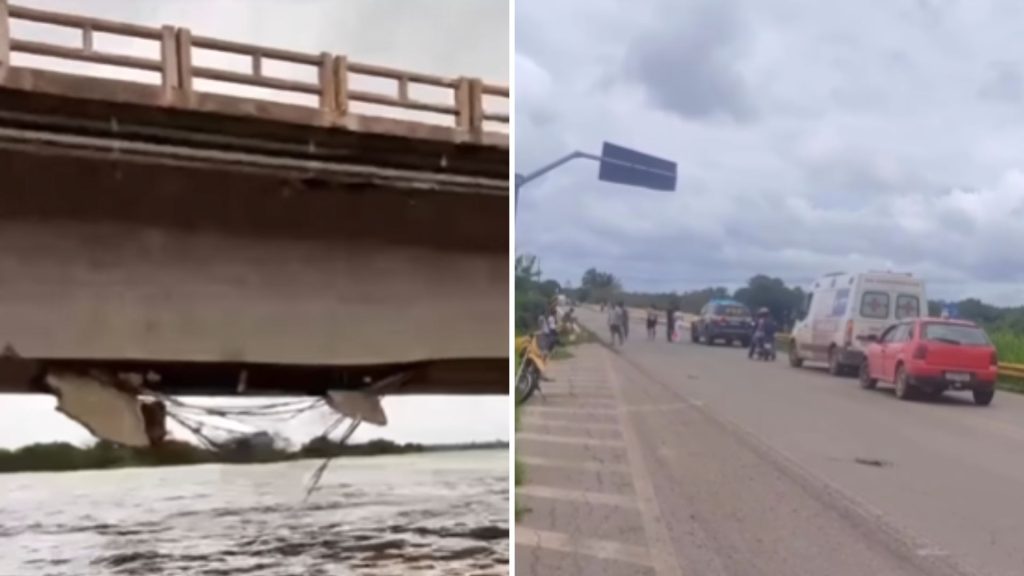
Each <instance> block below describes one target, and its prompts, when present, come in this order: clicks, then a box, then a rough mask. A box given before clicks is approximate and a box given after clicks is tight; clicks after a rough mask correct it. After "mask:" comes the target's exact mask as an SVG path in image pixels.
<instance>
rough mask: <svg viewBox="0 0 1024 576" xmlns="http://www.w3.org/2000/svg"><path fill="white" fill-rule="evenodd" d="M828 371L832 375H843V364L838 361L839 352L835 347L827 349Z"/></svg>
mask: <svg viewBox="0 0 1024 576" xmlns="http://www.w3.org/2000/svg"><path fill="white" fill-rule="evenodd" d="M828 373H829V374H831V375H833V376H842V375H843V365H842V364H840V363H839V354H838V353H837V352H836V349H835V348H832V349H831V350H829V351H828Z"/></svg>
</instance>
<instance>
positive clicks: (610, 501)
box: [516, 484, 637, 509]
mask: <svg viewBox="0 0 1024 576" xmlns="http://www.w3.org/2000/svg"><path fill="white" fill-rule="evenodd" d="M516 495H517V496H533V497H534V498H548V499H551V500H566V501H570V502H585V503H587V504H604V505H606V506H617V507H619V508H633V509H636V508H637V502H636V500H634V499H633V497H631V496H621V495H619V494H608V493H605V492H591V491H588V490H569V489H566V488H551V487H549V486H536V485H533V484H528V485H526V486H520V487H519V488H517V489H516Z"/></svg>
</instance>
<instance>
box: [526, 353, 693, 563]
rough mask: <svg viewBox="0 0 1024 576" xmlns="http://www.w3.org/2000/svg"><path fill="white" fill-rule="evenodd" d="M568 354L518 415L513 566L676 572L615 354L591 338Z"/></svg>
mask: <svg viewBox="0 0 1024 576" xmlns="http://www.w3.org/2000/svg"><path fill="white" fill-rule="evenodd" d="M572 352H573V354H574V357H573V358H571V359H568V360H563V361H556V362H553V363H552V364H551V368H550V373H551V375H552V376H553V377H554V378H555V381H554V382H548V383H544V384H543V391H544V396H543V397H535V398H534V399H533V400H531V402H530V404H528V405H527V406H526V407H525V408H524V409H523V412H522V414H521V427H520V431H519V433H518V434H517V435H516V453H517V456H518V459H519V461H520V462H522V464H523V466H524V468H525V477H526V481H525V483H524V485H523V486H521V487H520V488H519V490H518V493H517V501H518V502H519V504H520V508H521V509H522V510H523V511H524V513H523V517H522V518H521V519H520V522H519V523H518V524H517V525H516V574H519V575H530V576H541V575H545V576H546V575H551V576H556V575H574V576H575V575H581V576H582V575H627V574H628V575H644V576H646V575H652V576H654V575H657V576H676V575H678V574H680V572H679V569H678V566H676V565H675V562H674V559H673V556H672V552H671V545H670V543H669V541H668V533H667V531H666V530H665V527H664V524H663V523H662V522H661V519H660V518H659V517H658V507H657V504H656V502H655V497H654V492H653V488H652V485H651V482H650V478H649V476H648V474H647V471H646V469H645V466H644V462H643V460H642V459H641V458H638V456H639V455H640V451H639V450H637V449H635V447H633V445H634V444H635V443H636V436H635V434H634V433H633V432H632V430H631V429H630V427H629V424H628V418H626V416H625V413H624V411H623V409H622V407H623V405H624V403H623V402H622V393H621V390H620V389H619V383H618V381H617V378H616V377H615V376H614V374H613V372H612V371H611V369H610V364H609V363H610V362H611V361H612V360H611V358H612V356H613V355H612V354H611V353H610V352H608V351H607V350H606V349H604V348H603V347H601V346H600V345H597V344H585V345H582V346H577V347H574V348H572Z"/></svg>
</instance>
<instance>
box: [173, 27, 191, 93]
mask: <svg viewBox="0 0 1024 576" xmlns="http://www.w3.org/2000/svg"><path fill="white" fill-rule="evenodd" d="M176 44H177V48H178V88H179V89H180V90H181V92H182V93H183V94H184V96H185V101H184V104H185V105H186V106H191V105H192V31H191V30H189V29H188V28H178V33H177V42H176Z"/></svg>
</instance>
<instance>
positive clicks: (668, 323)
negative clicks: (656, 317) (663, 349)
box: [665, 306, 676, 342]
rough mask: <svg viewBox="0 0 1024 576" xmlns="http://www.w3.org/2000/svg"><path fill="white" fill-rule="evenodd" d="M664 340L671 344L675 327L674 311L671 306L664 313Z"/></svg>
mask: <svg viewBox="0 0 1024 576" xmlns="http://www.w3.org/2000/svg"><path fill="white" fill-rule="evenodd" d="M665 316H666V318H665V339H666V340H668V341H669V342H672V336H673V334H672V332H673V331H674V330H675V327H676V309H675V308H674V307H672V306H669V307H668V310H666V311H665Z"/></svg>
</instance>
